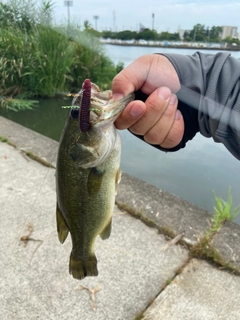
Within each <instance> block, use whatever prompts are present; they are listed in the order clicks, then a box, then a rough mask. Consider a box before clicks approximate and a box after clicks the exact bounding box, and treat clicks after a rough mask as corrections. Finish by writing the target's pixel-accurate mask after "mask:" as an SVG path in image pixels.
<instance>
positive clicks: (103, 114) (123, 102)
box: [89, 90, 134, 125]
mask: <svg viewBox="0 0 240 320" xmlns="http://www.w3.org/2000/svg"><path fill="white" fill-rule="evenodd" d="M106 96H108V98H106V99H105V97H106ZM133 99H134V94H133V93H131V94H129V95H128V96H126V97H124V98H122V99H120V100H118V101H115V100H113V99H112V91H110V90H109V91H103V92H101V93H97V94H95V95H94V96H92V97H91V103H90V119H89V122H90V123H91V124H92V125H96V124H97V123H100V122H103V121H104V122H111V123H112V122H114V121H115V120H116V118H117V117H118V116H119V114H120V113H121V112H122V111H123V110H124V108H125V107H126V106H127V104H128V103H129V102H130V101H132V100H133Z"/></svg>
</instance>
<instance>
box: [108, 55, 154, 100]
mask: <svg viewBox="0 0 240 320" xmlns="http://www.w3.org/2000/svg"><path fill="white" fill-rule="evenodd" d="M144 57H145V56H143V57H140V58H138V59H136V60H135V61H133V62H132V63H131V64H130V65H128V66H127V67H126V68H124V69H123V70H122V71H121V72H120V73H118V74H117V75H116V76H115V78H114V79H113V81H112V92H113V98H117V99H119V98H121V97H123V96H124V97H125V96H127V95H128V94H130V93H132V92H134V91H137V90H138V89H140V88H142V86H143V85H144V83H145V81H146V79H147V75H148V73H149V68H150V65H149V62H148V61H149V60H148V59H145V60H147V61H144V59H143V58H144ZM117 99H116V100H117Z"/></svg>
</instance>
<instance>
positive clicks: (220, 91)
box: [164, 52, 240, 160]
mask: <svg viewBox="0 0 240 320" xmlns="http://www.w3.org/2000/svg"><path fill="white" fill-rule="evenodd" d="M164 56H166V57H167V58H168V59H169V60H170V61H171V63H172V64H173V66H174V67H175V69H176V71H177V74H178V76H179V79H180V83H181V89H180V91H179V92H178V93H177V95H178V99H179V105H180V106H181V105H183V107H182V109H184V106H185V107H186V108H189V107H191V108H194V109H195V111H194V113H193V114H194V115H196V117H195V118H196V119H192V120H191V119H185V116H184V114H183V117H184V121H185V127H186V128H187V127H188V125H189V126H190V127H191V126H193V125H192V123H195V125H194V127H195V128H191V130H195V132H194V133H191V134H190V136H194V134H195V133H196V132H197V131H200V132H201V134H202V135H204V136H205V137H212V138H213V139H214V141H216V142H221V143H223V144H224V145H225V146H226V148H227V149H228V150H229V151H230V152H231V153H232V154H233V155H234V156H235V157H236V158H237V159H239V160H240V61H239V60H238V59H235V58H233V57H231V55H230V54H229V53H226V52H221V53H218V54H216V55H212V54H203V53H200V52H196V53H195V54H194V55H192V56H184V55H178V54H164ZM181 111H182V110H181ZM196 111H197V112H196ZM185 114H187V112H185ZM186 122H187V123H186ZM187 135H189V133H188V134H187ZM191 138H192V137H191ZM185 142H186V141H185Z"/></svg>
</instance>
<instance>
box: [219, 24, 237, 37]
mask: <svg viewBox="0 0 240 320" xmlns="http://www.w3.org/2000/svg"><path fill="white" fill-rule="evenodd" d="M222 29H223V32H222V35H221V38H222V39H225V38H227V37H231V38H238V36H239V35H238V28H237V27H232V26H222Z"/></svg>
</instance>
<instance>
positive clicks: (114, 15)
mask: <svg viewBox="0 0 240 320" xmlns="http://www.w3.org/2000/svg"><path fill="white" fill-rule="evenodd" d="M112 31H113V32H115V31H116V13H115V10H114V11H113V30H112Z"/></svg>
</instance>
